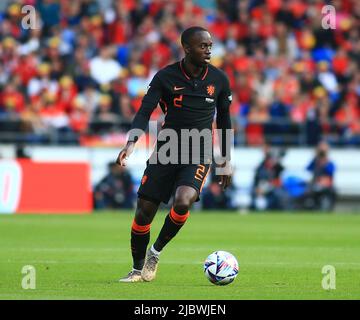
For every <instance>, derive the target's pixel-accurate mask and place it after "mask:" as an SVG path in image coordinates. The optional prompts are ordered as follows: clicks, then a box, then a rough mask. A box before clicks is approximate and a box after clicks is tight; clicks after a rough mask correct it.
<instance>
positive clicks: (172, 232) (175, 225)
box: [154, 208, 190, 251]
mask: <svg viewBox="0 0 360 320" xmlns="http://www.w3.org/2000/svg"><path fill="white" fill-rule="evenodd" d="M189 215H190V212H189V211H188V212H186V213H185V214H178V213H176V212H175V210H174V208H171V210H170V213H169V214H168V215H167V216H166V218H165V222H164V225H163V227H162V228H161V231H160V233H159V236H158V238H157V239H156V241H155V243H154V249H155V250H156V251H161V250H162V249H163V248H164V247H165V246H166V244H167V243H168V242H169V241H170V240H171V239H172V238H174V237H175V236H176V234H177V233H178V231H179V230H180V229H181V227H182V226H183V225H184V224H185V222H186V219H187V218H188V217H189Z"/></svg>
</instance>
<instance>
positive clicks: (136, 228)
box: [131, 219, 151, 234]
mask: <svg viewBox="0 0 360 320" xmlns="http://www.w3.org/2000/svg"><path fill="white" fill-rule="evenodd" d="M150 226H151V225H150V224H147V225H145V226H140V225H139V224H137V223H136V221H135V219H134V220H133V223H132V226H131V231H133V232H135V233H137V234H145V233H148V232H149V231H150Z"/></svg>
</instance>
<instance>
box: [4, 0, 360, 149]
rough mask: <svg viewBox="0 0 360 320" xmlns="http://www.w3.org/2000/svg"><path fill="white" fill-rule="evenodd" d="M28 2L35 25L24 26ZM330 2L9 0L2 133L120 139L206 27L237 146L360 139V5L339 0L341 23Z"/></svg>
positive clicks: (35, 139)
mask: <svg viewBox="0 0 360 320" xmlns="http://www.w3.org/2000/svg"><path fill="white" fill-rule="evenodd" d="M25 3H26V4H28V5H29V4H30V5H34V6H35V9H36V13H37V15H36V19H37V20H36V28H35V29H24V28H22V24H21V22H22V19H23V18H24V14H22V13H21V8H22V5H24V4H25ZM325 4H327V2H326V1H321V0H314V1H299V0H289V1H282V0H251V1H250V0H245V1H236V0H235V1H224V0H218V1H200V0H194V1H189V0H185V1H182V0H174V1H163V0H156V1H149V0H142V1H140V0H139V1H135V0H119V1H111V0H108V1H94V0H80V1H65V0H39V1H35V0H30V1H21V0H19V1H2V2H1V8H0V10H1V11H0V40H1V43H0V61H1V67H0V68H1V69H0V85H1V88H2V92H1V97H0V123H1V125H0V128H1V136H0V139H1V142H25V143H47V144H65V143H68V144H78V145H79V144H80V145H94V144H105V143H108V141H109V140H110V141H112V142H113V141H114V142H115V143H117V142H118V140H117V139H116V137H117V136H118V135H121V133H122V132H126V130H127V129H128V126H129V123H130V122H131V120H132V118H133V116H134V114H135V112H136V110H137V109H138V108H139V104H140V101H141V97H142V95H143V94H144V90H145V88H146V86H147V84H148V83H149V80H150V79H151V77H152V76H153V75H154V73H155V72H156V71H157V70H158V69H159V68H161V67H163V66H164V65H166V64H169V63H171V62H173V61H174V60H177V59H179V57H181V54H182V53H181V52H182V51H181V46H180V43H179V34H180V32H181V31H182V30H183V29H184V28H186V27H188V26H190V25H194V24H200V25H202V26H205V27H206V28H208V29H209V31H210V32H211V33H212V35H213V38H214V42H215V44H214V50H213V55H212V63H213V64H214V65H216V66H219V67H221V68H222V69H223V70H224V71H225V72H226V73H227V74H228V76H229V78H230V81H231V86H232V90H233V101H234V102H233V106H232V118H233V123H234V127H235V129H236V143H237V144H238V145H244V144H245V145H261V144H262V143H263V142H264V141H267V142H269V143H271V144H276V145H298V146H302V145H315V144H316V143H317V142H318V141H319V140H320V139H321V138H324V137H325V138H326V139H327V140H329V142H330V143H332V144H335V145H359V142H360V124H359V119H360V111H359V94H360V89H359V88H360V73H359V65H360V44H359V43H360V41H359V40H360V39H359V38H360V33H359V17H360V4H359V2H358V1H356V0H344V1H339V0H338V1H332V4H333V6H334V7H335V9H336V29H334V30H332V29H327V30H325V29H323V28H322V25H321V21H322V18H323V17H324V16H323V14H322V13H321V9H322V8H323V6H324V5H325ZM154 118H155V119H159V118H161V113H160V111H158V112H157V113H156V114H155V115H154ZM109 137H111V138H109Z"/></svg>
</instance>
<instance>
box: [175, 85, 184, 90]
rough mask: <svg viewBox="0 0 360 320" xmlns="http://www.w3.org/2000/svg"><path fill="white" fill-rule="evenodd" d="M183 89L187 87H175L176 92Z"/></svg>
mask: <svg viewBox="0 0 360 320" xmlns="http://www.w3.org/2000/svg"><path fill="white" fill-rule="evenodd" d="M182 89H185V87H177V86H175V87H174V90H175V91H178V90H182Z"/></svg>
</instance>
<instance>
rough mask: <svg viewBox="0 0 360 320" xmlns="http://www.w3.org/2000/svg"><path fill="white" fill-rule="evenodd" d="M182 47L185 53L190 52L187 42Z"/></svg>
mask: <svg viewBox="0 0 360 320" xmlns="http://www.w3.org/2000/svg"><path fill="white" fill-rule="evenodd" d="M183 48H184V51H185V53H186V54H189V53H190V46H189V45H188V44H184V45H183Z"/></svg>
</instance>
